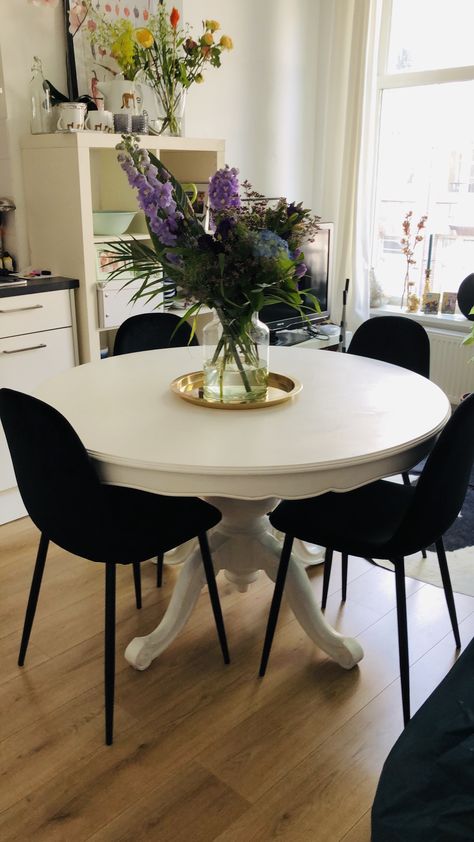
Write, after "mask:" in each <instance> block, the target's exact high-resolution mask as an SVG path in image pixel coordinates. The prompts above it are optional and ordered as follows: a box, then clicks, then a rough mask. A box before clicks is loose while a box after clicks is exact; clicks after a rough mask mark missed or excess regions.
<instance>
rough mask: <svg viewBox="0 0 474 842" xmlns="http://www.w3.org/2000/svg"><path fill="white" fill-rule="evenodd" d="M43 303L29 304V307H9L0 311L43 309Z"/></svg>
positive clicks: (15, 311) (16, 311) (17, 311)
mask: <svg viewBox="0 0 474 842" xmlns="http://www.w3.org/2000/svg"><path fill="white" fill-rule="evenodd" d="M43 309H44V304H30V306H29V307H10V308H9V309H8V310H0V313H19V312H20V311H22V310H43Z"/></svg>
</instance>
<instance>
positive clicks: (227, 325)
mask: <svg viewBox="0 0 474 842" xmlns="http://www.w3.org/2000/svg"><path fill="white" fill-rule="evenodd" d="M269 344H270V331H269V329H268V327H267V326H266V325H265V324H263V322H261V321H260V320H259V318H258V313H253V314H252V316H251V317H250V318H249V319H247V320H241V319H233V318H232V317H229V316H228V315H226V314H225V313H224V312H222V311H219V312H218V313H217V315H216V316H215V318H214V319H213V320H212V321H211V322H209V323H208V324H207V325H206V326H205V327H204V330H203V351H204V361H203V372H204V383H203V387H204V400H206V401H212V402H213V403H215V402H219V403H254V402H255V401H263V400H265V398H266V396H267V388H268V351H269Z"/></svg>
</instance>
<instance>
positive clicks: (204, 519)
mask: <svg viewBox="0 0 474 842" xmlns="http://www.w3.org/2000/svg"><path fill="white" fill-rule="evenodd" d="M0 418H1V420H2V423H3V427H4V430H5V434H6V437H7V442H8V446H9V448H10V453H11V457H12V461H13V467H14V469H15V475H16V479H17V482H18V488H19V490H20V493H21V496H22V499H23V502H24V504H25V506H26V509H27V511H28V514H29V515H30V517H31V519H32V521H33V523H34V524H35V525H36V526H37V527H38V529H39V530H40V532H41V537H40V543H39V548H38V554H37V558H36V566H35V570H34V573H33V580H32V584H31V590H30V595H29V599H28V606H27V610H26V617H25V623H24V628H23V636H22V640H21V647H20V654H19V659H18V664H19V666H23V663H24V660H25V655H26V650H27V647H28V641H29V637H30V632H31V628H32V625H33V620H34V616H35V611H36V605H37V601H38V597H39V592H40V587H41V579H42V576H43V570H44V566H45V562H46V554H47V551H48V545H49V542H50V541H54V543H55V544H58V546H60V547H62V548H63V549H64V550H67V551H68V552H70V553H73V554H74V555H78V556H82V557H83V558H87V559H89V560H90V561H95V562H100V563H102V564H104V565H105V734H106V743H107V745H111V743H112V740H113V711H114V683H115V574H116V565H117V564H131V565H133V567H134V570H136V569H137V567H139V563H140V562H142V561H145V560H146V559H149V558H151V557H152V556H153V555H156V553H157V552H160V553H164V552H166V551H167V550H170V549H172V548H173V547H176V546H178V545H179V544H182V543H184V542H185V541H189V540H190V539H191V538H195V537H196V536H197V537H198V539H199V544H200V548H201V554H202V561H203V565H204V570H205V574H206V580H207V584H208V587H209V595H210V598H211V604H212V609H213V612H214V618H215V622H216V627H217V632H218V636H219V641H220V645H221V648H222V653H223V656H224V661H225V663H228V662H229V654H228V649H227V641H226V635H225V629H224V622H223V619H222V612H221V607H220V602H219V595H218V591H217V585H216V581H215V577H214V569H213V565H212V559H211V555H210V551H209V545H208V541H207V535H206V532H207V530H208V529H211V527H213V526H215V525H216V524H217V523H219V521H220V519H221V514H220V512H219V511H218V510H217V509H215V508H214V506H211V505H209V504H208V503H205V502H204V501H202V500H199V499H197V498H195V497H165V496H161V495H158V494H149V493H147V492H145V491H137V490H135V489H131V488H121V487H118V486H113V485H104V484H102V483H101V482H100V480H99V478H98V475H97V473H96V471H95V468H94V465H93V463H92V461H91V460H90V458H89V456H88V453H87V451H86V449H85V448H84V446H83V444H82V443H81V441H80V439H79V437H78V435H77V434H76V432H75V431H74V429H73V428H72V427H71V425H70V424H69V422H68V421H67V420H66V418H64V417H63V416H62V415H61V413H60V412H58V411H57V410H56V409H54V408H53V407H52V406H49V405H48V404H46V403H43V401H40V400H37V399H36V398H33V397H31V396H29V395H25V394H23V393H22V392H16V391H13V390H11V389H0ZM135 584H136V585H137V579H136V578H135Z"/></svg>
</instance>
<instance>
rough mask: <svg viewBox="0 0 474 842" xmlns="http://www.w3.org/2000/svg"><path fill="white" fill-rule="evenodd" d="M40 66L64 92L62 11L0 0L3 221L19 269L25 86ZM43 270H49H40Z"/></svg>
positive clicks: (24, 245)
mask: <svg viewBox="0 0 474 842" xmlns="http://www.w3.org/2000/svg"><path fill="white" fill-rule="evenodd" d="M35 55H36V56H39V57H40V58H41V60H42V62H43V70H44V74H45V77H46V78H47V79H49V80H50V81H51V82H52V83H53V85H54V86H55V87H56V88H58V89H59V90H61V91H66V89H67V85H66V65H65V59H64V56H65V38H64V31H63V11H62V5H61V4H60V5H59V6H58V7H57V8H56V9H51V8H47V7H43V6H38V7H37V6H32V5H30V4H28V3H27V0H14V2H12V0H0V57H1V63H2V65H3V75H4V85H5V99H6V103H5V106H6V117H3V118H2V114H1V111H0V195H2V196H7V197H9V198H12V199H13V200H14V202H15V204H16V207H17V210H16V211H15V212H13V213H9V214H8V215H7V226H6V233H5V246H6V248H7V250H8V251H10V252H11V253H12V254H14V255H15V256H16V258H17V260H18V263H19V266H20V267H21V268H22V269H25V268H26V266H27V265H28V264H29V254H28V239H27V231H26V225H25V221H24V220H25V208H24V198H23V179H22V173H21V161H20V147H19V143H20V137H21V136H22V135H24V134H26V133H27V132H29V102H28V83H29V80H30V78H31V72H30V70H31V65H32V61H33V56H35ZM40 268H47V267H40Z"/></svg>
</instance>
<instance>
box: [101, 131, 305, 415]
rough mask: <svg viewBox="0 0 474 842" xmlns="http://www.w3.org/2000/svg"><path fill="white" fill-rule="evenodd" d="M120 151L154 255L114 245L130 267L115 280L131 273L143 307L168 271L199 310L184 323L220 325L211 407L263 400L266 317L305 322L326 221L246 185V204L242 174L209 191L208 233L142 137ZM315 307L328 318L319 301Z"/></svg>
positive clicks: (229, 175) (208, 382) (207, 391)
mask: <svg viewBox="0 0 474 842" xmlns="http://www.w3.org/2000/svg"><path fill="white" fill-rule="evenodd" d="M117 148H118V149H119V161H120V163H121V165H122V167H123V169H124V170H125V172H126V173H127V176H128V179H129V182H130V184H131V185H132V187H135V188H136V189H137V190H138V203H139V205H140V207H141V209H142V210H143V211H144V212H145V217H146V220H147V226H148V230H149V233H150V239H151V241H152V246H150V245H148V244H147V243H146V242H145V241H143V240H142V241H138V240H130V241H121V242H118V243H114V250H115V253H116V254H117V257H118V258H119V259H120V260H121V261H122V268H121V269H120V270H119V271H118V272H117V273H115V274H116V275H117V276H119V275H121V274H123V275H124V276H125V273H126V272H129V273H130V270H132V271H131V274H133V276H134V278H135V280H139V281H141V287H140V289H139V290H138V292H137V293H136V294H135V296H134V297H135V298H139V297H140V296H143V295H144V296H147V297H148V298H151V299H153V298H154V297H155V296H160V297H161V296H162V295H163V293H164V291H165V290H164V284H163V280H162V278H161V277H160V275H161V268H163V271H164V273H165V276H166V278H167V279H168V281H169V280H171V281H174V282H175V283H176V285H177V288H178V290H179V295H177V297H178V298H182V299H184V300H191V301H192V302H193V303H192V304H191V306H190V307H189V309H188V310H187V312H186V313H185V315H184V316H183V319H190V318H191V317H193V316H197V314H198V313H199V311H200V310H201V309H202V308H203V307H208V308H211V309H213V310H215V313H216V316H217V319H218V321H215V322H214V323H213V324H212V325H211V326H210V327H209V328H208V331H207V335H206V337H205V342H204V355H205V359H204V363H203V369H204V386H203V389H204V396H205V399H207V400H209V401H217V402H222V403H228V402H241V403H250V402H254V401H259V400H262V399H263V398H264V396H265V393H266V388H267V378H268V331H267V328H266V326H265V325H263V324H262V323H261V322H260V321H259V320H258V316H257V314H258V311H259V310H260V309H261V308H262V307H263V306H265V305H266V304H274V303H277V302H278V303H281V302H283V303H286V304H289V305H291V306H292V307H294V308H295V310H296V311H299V312H300V313H301V305H302V304H303V303H304V302H303V298H302V296H301V295H300V293H299V291H298V279H299V278H301V277H302V276H303V275H304V274H305V273H306V266H305V264H304V255H303V252H302V251H301V247H300V246H301V243H302V241H303V239H305V240H308V239H309V240H312V239H314V238H315V236H316V235H317V231H318V224H317V223H318V217H315V216H312V215H311V214H310V212H309V211H308V210H307V209H305V208H303V207H302V205H301V204H295V203H291V204H289V203H288V202H287V200H286V199H283V198H281V199H278V200H276V201H275V202H272V201H270V200H268V199H266V198H265V197H264V196H262V195H261V194H260V193H257V192H256V191H254V190H253V189H252V186H251V185H250V184H249V183H248V182H243V184H242V188H243V193H244V197H243V198H241V195H240V184H239V180H238V170H236V169H234V168H232V169H231V168H230V167H228V166H226V167H225V168H223V169H221V170H218V171H217V172H216V173H215V174H214V175H213V177H212V178H211V180H210V183H209V205H210V210H211V230H210V231H206V229H205V227H204V224H203V221H202V220H200V219H199V218H197V216H196V214H195V213H194V210H193V207H192V205H191V203H190V201H189V199H188V196H187V195H186V192H185V190H183V187H182V185H181V184H179V182H178V181H177V180H176V179H175V178H174V177H173V176H172V175H171V173H169V172H168V170H167V169H166V168H165V167H164V165H163V164H162V163H161V161H159V160H158V159H157V158H155V157H154V156H153V155H151V154H150V153H148V152H147V151H146V150H144V149H141V148H140V147H139V145H138V142H137V141H136V139H135V138H133V137H129V136H125V137H124V141H123V143H122V144H119V145H118V147H117ZM129 277H130V275H129ZM125 283H127V281H125ZM305 297H306V299H308V297H309V296H308V294H307V293H306V296H305ZM159 301H160V298H158V299H157V303H158V302H159ZM312 302H313V306H314V309H315V310H319V304H318V302H317V301H316V299H312Z"/></svg>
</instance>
